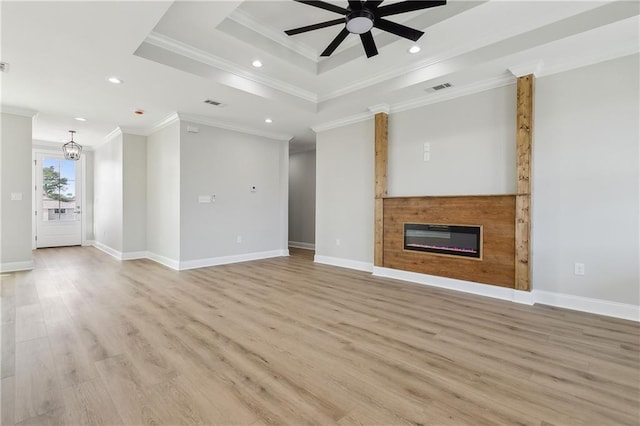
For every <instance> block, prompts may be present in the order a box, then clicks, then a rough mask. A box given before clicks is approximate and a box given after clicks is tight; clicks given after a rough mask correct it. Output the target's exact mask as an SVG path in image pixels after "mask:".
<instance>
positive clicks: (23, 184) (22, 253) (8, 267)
mask: <svg viewBox="0 0 640 426" xmlns="http://www.w3.org/2000/svg"><path fill="white" fill-rule="evenodd" d="M0 125H1V127H2V130H1V133H0V134H1V139H0V271H3V272H5V271H12V270H20V269H30V268H32V267H33V260H32V257H31V218H32V216H33V209H32V202H31V201H32V190H31V172H32V170H33V166H32V164H33V163H32V162H31V133H32V132H31V117H24V116H19V115H14V114H7V113H2V121H1V122H0ZM12 193H16V194H21V195H22V200H20V201H17V200H14V201H12V200H11V194H12Z"/></svg>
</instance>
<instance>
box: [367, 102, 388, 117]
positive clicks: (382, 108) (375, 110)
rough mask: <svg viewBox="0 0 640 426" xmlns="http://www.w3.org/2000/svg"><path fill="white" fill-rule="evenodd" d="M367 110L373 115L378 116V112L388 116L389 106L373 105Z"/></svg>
mask: <svg viewBox="0 0 640 426" xmlns="http://www.w3.org/2000/svg"><path fill="white" fill-rule="evenodd" d="M367 109H368V110H369V112H371V113H372V114H374V115H375V114H378V113H380V112H384V113H385V114H389V111H390V108H389V104H378V105H373V106H370V107H369V108H367Z"/></svg>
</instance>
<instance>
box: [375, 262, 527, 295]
mask: <svg viewBox="0 0 640 426" xmlns="http://www.w3.org/2000/svg"><path fill="white" fill-rule="evenodd" d="M373 275H374V276H377V277H385V278H393V279H396V280H402V281H409V282H412V283H416V284H423V285H428V286H431V287H438V288H446V289H449V290H456V291H461V292H464V293H471V294H477V295H480V296H487V297H493V298H494V299H502V300H509V301H511V302H515V303H522V304H526V305H533V303H534V302H533V298H532V297H531V292H528V291H521V290H514V289H512V288H507V287H500V286H496V285H489V284H481V283H476V282H472V281H463V280H457V279H454V278H446V277H439V276H436V275H427V274H419V273H417V272H409V271H401V270H398V269H391V268H381V267H377V266H376V267H374V268H373Z"/></svg>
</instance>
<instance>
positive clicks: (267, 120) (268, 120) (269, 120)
mask: <svg viewBox="0 0 640 426" xmlns="http://www.w3.org/2000/svg"><path fill="white" fill-rule="evenodd" d="M264 122H265V123H267V124H271V123H273V120H272V119H270V118H265V120H264Z"/></svg>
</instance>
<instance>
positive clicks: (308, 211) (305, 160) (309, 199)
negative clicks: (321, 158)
mask: <svg viewBox="0 0 640 426" xmlns="http://www.w3.org/2000/svg"><path fill="white" fill-rule="evenodd" d="M315 233H316V151H315V150H311V151H304V152H297V153H292V154H290V155H289V241H290V242H291V243H293V244H296V243H303V245H314V244H315Z"/></svg>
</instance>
